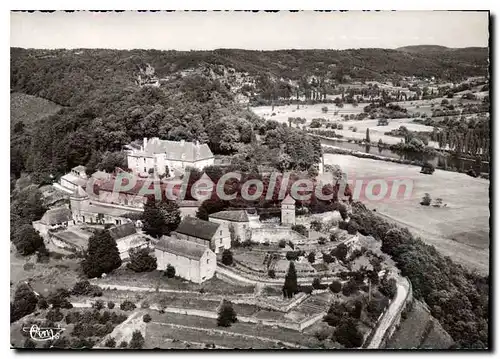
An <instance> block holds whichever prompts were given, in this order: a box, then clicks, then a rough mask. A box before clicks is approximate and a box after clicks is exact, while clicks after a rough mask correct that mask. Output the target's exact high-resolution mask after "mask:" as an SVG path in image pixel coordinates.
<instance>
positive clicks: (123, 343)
mask: <svg viewBox="0 0 500 359" xmlns="http://www.w3.org/2000/svg"><path fill="white" fill-rule="evenodd" d="M120 348H128V343H127V342H126V341H122V342H121V343H120Z"/></svg>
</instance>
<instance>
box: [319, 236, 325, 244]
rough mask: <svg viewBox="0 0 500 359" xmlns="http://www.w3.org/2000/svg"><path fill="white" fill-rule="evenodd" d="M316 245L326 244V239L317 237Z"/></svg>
mask: <svg viewBox="0 0 500 359" xmlns="http://www.w3.org/2000/svg"><path fill="white" fill-rule="evenodd" d="M318 243H319V244H321V245H323V244H325V243H326V238H325V237H319V238H318Z"/></svg>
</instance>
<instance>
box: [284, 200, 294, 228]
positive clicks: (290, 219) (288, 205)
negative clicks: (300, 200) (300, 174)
mask: <svg viewBox="0 0 500 359" xmlns="http://www.w3.org/2000/svg"><path fill="white" fill-rule="evenodd" d="M281 224H282V225H284V226H293V225H295V200H294V199H293V198H292V197H291V196H290V195H287V196H286V197H285V199H284V200H283V202H281Z"/></svg>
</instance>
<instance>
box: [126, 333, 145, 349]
mask: <svg viewBox="0 0 500 359" xmlns="http://www.w3.org/2000/svg"><path fill="white" fill-rule="evenodd" d="M143 346H144V337H143V336H142V333H141V332H140V331H139V330H135V331H134V332H133V333H132V339H130V343H129V344H128V347H129V348H130V349H142V347H143Z"/></svg>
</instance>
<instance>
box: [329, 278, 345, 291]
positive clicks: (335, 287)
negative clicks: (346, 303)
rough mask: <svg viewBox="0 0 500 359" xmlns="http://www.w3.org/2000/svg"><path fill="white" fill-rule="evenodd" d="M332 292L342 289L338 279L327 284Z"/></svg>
mask: <svg viewBox="0 0 500 359" xmlns="http://www.w3.org/2000/svg"><path fill="white" fill-rule="evenodd" d="M328 288H330V290H331V291H332V293H339V292H340V291H341V290H342V283H341V282H339V281H338V280H333V281H332V282H331V283H330V285H329V286H328Z"/></svg>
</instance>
